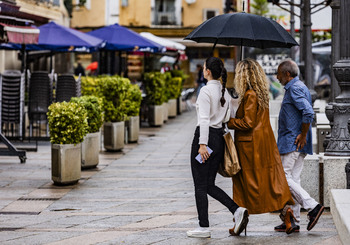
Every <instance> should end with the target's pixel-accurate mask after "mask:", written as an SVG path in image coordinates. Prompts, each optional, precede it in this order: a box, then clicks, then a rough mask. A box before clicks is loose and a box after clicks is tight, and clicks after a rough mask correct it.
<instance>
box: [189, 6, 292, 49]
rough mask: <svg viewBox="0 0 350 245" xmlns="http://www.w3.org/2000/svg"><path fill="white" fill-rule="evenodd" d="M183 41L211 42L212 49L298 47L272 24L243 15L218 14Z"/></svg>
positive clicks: (276, 24) (270, 21) (278, 25)
mask: <svg viewBox="0 0 350 245" xmlns="http://www.w3.org/2000/svg"><path fill="white" fill-rule="evenodd" d="M185 40H193V41H195V42H198V43H214V47H215V45H216V44H223V45H236V46H249V47H256V48H261V49H264V48H277V47H281V48H290V47H292V46H296V45H298V43H297V42H296V41H295V40H294V38H293V37H292V36H291V35H290V34H289V33H288V32H287V31H286V30H285V29H284V28H283V27H282V26H281V25H280V24H278V23H277V22H276V21H274V20H271V19H269V18H266V17H263V16H259V15H254V14H248V13H245V12H242V13H230V14H222V15H218V16H215V17H213V18H211V19H209V20H206V21H205V22H203V23H202V24H201V25H199V26H198V27H197V28H196V29H194V30H193V31H192V32H191V33H190V34H189V35H188V36H187V37H185ZM214 47H213V48H214Z"/></svg>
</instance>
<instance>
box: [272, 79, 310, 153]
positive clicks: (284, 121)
mask: <svg viewBox="0 0 350 245" xmlns="http://www.w3.org/2000/svg"><path fill="white" fill-rule="evenodd" d="M284 89H285V90H286V92H285V94H284V97H283V101H282V106H281V110H280V114H279V119H278V140H277V145H278V150H279V152H280V154H287V153H290V152H293V151H296V149H297V145H296V144H294V142H295V139H296V138H297V136H298V135H299V134H300V133H301V125H302V123H310V124H311V123H312V121H313V119H314V111H313V109H312V100H311V95H310V91H309V89H308V88H307V87H306V86H305V84H304V83H303V82H302V81H300V80H299V77H295V78H294V79H293V80H291V81H289V82H288V83H287V84H286V86H285V87H284ZM299 152H303V153H308V154H311V155H312V133H311V125H310V128H309V131H308V133H307V136H306V145H305V146H304V148H303V149H301V150H300V149H299Z"/></svg>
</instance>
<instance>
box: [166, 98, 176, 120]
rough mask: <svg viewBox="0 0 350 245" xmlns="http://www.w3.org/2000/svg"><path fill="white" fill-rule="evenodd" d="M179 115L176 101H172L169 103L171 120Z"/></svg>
mask: <svg viewBox="0 0 350 245" xmlns="http://www.w3.org/2000/svg"><path fill="white" fill-rule="evenodd" d="M176 115H177V108H176V99H171V100H169V101H168V116H169V118H174V117H176Z"/></svg>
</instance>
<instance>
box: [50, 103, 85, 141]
mask: <svg viewBox="0 0 350 245" xmlns="http://www.w3.org/2000/svg"><path fill="white" fill-rule="evenodd" d="M47 117H48V122H49V129H50V141H51V143H52V144H78V143H81V142H82V141H83V140H84V136H85V135H86V133H87V129H88V120H87V111H86V109H85V108H84V107H83V106H82V105H80V104H77V103H74V102H65V101H64V102H57V103H54V104H51V105H50V106H49V110H48V113H47Z"/></svg>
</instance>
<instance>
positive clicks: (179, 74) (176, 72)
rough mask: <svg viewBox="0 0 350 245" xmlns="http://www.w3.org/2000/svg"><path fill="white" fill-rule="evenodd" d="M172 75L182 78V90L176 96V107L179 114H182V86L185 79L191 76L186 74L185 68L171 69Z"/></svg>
mask: <svg viewBox="0 0 350 245" xmlns="http://www.w3.org/2000/svg"><path fill="white" fill-rule="evenodd" d="M171 76H172V77H173V78H175V77H179V78H181V85H180V88H179V89H180V92H179V96H178V97H177V98H176V107H177V108H176V109H177V115H180V114H181V112H182V108H181V92H182V86H183V84H184V81H185V80H186V79H187V78H188V77H189V76H188V75H186V74H185V73H184V72H183V70H172V71H171Z"/></svg>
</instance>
